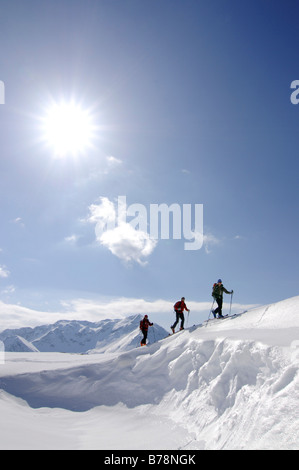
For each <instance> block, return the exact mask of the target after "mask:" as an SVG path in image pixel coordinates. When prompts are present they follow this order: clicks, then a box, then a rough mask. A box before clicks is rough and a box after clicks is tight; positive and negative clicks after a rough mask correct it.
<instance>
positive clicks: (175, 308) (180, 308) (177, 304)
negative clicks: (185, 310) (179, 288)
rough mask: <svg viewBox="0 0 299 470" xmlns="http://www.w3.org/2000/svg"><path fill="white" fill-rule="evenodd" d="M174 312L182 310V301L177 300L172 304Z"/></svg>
mask: <svg viewBox="0 0 299 470" xmlns="http://www.w3.org/2000/svg"><path fill="white" fill-rule="evenodd" d="M173 308H174V310H175V311H176V310H182V301H181V300H178V301H177V303H175V304H174V306H173Z"/></svg>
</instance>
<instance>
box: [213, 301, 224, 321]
mask: <svg viewBox="0 0 299 470" xmlns="http://www.w3.org/2000/svg"><path fill="white" fill-rule="evenodd" d="M215 300H216V302H217V305H218V307H217V308H216V309H215V310H214V313H218V315H219V317H222V304H223V299H221V298H219V299H217V298H216V299H215Z"/></svg>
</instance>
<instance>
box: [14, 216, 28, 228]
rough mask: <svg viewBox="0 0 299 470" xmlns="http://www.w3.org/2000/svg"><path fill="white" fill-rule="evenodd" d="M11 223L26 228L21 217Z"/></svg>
mask: <svg viewBox="0 0 299 470" xmlns="http://www.w3.org/2000/svg"><path fill="white" fill-rule="evenodd" d="M11 222H12V223H13V224H16V225H19V227H22V228H24V227H25V223H24V221H23V219H22V218H21V217H17V218H16V219H13V220H11Z"/></svg>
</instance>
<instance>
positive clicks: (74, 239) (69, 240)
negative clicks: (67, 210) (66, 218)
mask: <svg viewBox="0 0 299 470" xmlns="http://www.w3.org/2000/svg"><path fill="white" fill-rule="evenodd" d="M78 239H79V236H78V235H70V236H69V237H65V239H64V241H65V242H66V243H69V244H70V245H74V244H75V243H76V242H77V240H78Z"/></svg>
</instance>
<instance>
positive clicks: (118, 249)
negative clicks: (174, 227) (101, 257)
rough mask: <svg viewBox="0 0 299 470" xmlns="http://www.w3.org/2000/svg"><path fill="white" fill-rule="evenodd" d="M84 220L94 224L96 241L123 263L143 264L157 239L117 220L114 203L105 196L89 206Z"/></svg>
mask: <svg viewBox="0 0 299 470" xmlns="http://www.w3.org/2000/svg"><path fill="white" fill-rule="evenodd" d="M86 221H88V222H91V223H95V224H96V229H95V232H96V240H97V242H98V243H99V244H100V245H102V246H104V247H105V248H108V250H109V251H110V252H111V253H112V254H113V255H115V256H117V257H118V258H119V259H121V260H122V261H124V262H125V263H132V262H136V263H138V264H140V265H145V264H146V258H148V257H149V256H150V255H151V254H152V252H153V251H154V249H155V247H156V245H157V240H153V239H151V238H150V236H149V235H148V233H146V232H144V231H142V230H135V229H134V228H133V226H132V225H130V224H129V223H127V222H125V221H120V220H118V219H117V213H116V208H115V205H114V203H113V202H111V201H110V200H109V199H108V198H106V197H103V198H101V199H100V203H99V204H91V205H90V206H89V216H88V217H87V219H86ZM116 222H117V224H116Z"/></svg>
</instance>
